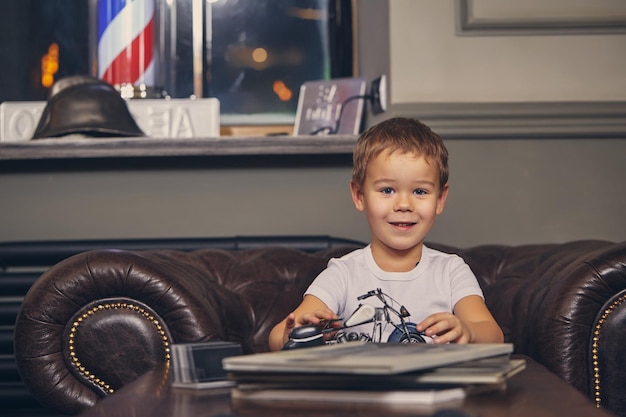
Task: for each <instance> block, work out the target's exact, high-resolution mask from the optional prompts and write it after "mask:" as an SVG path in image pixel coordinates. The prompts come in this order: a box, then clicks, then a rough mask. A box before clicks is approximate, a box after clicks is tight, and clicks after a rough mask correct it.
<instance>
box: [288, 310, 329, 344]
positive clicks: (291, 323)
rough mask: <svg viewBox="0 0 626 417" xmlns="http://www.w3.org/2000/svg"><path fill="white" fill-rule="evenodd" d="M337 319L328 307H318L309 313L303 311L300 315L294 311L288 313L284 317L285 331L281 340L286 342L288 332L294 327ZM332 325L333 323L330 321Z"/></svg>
mask: <svg viewBox="0 0 626 417" xmlns="http://www.w3.org/2000/svg"><path fill="white" fill-rule="evenodd" d="M335 319H337V315H336V314H335V313H334V312H333V311H331V310H329V309H319V310H315V311H312V312H310V313H305V314H302V315H300V316H296V314H295V313H289V315H288V316H287V317H286V318H285V331H284V333H283V341H284V343H287V342H288V341H289V334H290V333H291V331H292V330H293V329H295V328H296V327H300V326H304V325H307V324H320V323H322V322H324V321H327V322H331V321H332V320H335ZM332 324H333V325H334V323H332Z"/></svg>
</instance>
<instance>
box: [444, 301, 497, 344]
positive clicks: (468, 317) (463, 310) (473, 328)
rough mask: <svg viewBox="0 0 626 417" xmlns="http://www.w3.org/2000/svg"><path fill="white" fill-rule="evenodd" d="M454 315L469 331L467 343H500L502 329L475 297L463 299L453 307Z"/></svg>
mask: <svg viewBox="0 0 626 417" xmlns="http://www.w3.org/2000/svg"><path fill="white" fill-rule="evenodd" d="M454 314H455V315H456V316H457V317H458V318H459V319H460V320H461V321H462V322H463V324H464V325H465V326H466V327H467V328H468V330H469V343H502V342H504V335H503V334H502V329H500V326H498V323H496V320H495V319H494V318H493V316H492V315H491V312H489V310H488V309H487V306H486V305H485V302H484V301H483V299H482V298H481V297H479V296H477V295H470V296H467V297H463V298H461V299H460V300H459V302H458V303H456V305H455V306H454Z"/></svg>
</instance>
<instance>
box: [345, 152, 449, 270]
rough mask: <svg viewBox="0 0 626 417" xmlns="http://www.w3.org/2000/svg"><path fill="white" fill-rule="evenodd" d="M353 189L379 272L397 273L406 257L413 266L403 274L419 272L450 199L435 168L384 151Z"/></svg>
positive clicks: (417, 158) (423, 161)
mask: <svg viewBox="0 0 626 417" xmlns="http://www.w3.org/2000/svg"><path fill="white" fill-rule="evenodd" d="M350 188H351V191H352V199H353V202H354V205H355V207H356V208H357V210H359V211H364V212H365V214H366V216H367V221H368V223H369V226H370V229H371V231H372V253H373V255H374V259H376V262H377V263H378V264H379V266H380V267H381V268H383V269H385V270H392V269H393V270H396V269H398V265H397V264H396V263H395V262H394V258H399V257H400V256H401V257H402V258H404V259H408V261H407V263H406V266H402V267H400V268H399V269H406V268H409V267H411V268H412V267H414V266H415V262H418V261H419V260H420V258H421V253H422V244H423V243H424V239H425V238H426V235H427V234H428V232H429V231H430V229H431V228H432V226H433V224H434V223H435V218H436V217H437V215H439V214H440V213H441V212H443V208H444V205H445V201H446V197H447V195H448V186H447V184H446V185H444V187H443V189H442V188H441V187H440V184H439V172H438V169H437V167H436V165H435V164H433V163H429V161H428V160H426V159H424V157H422V156H421V155H416V154H413V153H400V152H392V153H390V152H389V151H384V152H382V153H381V154H379V155H378V156H376V157H375V158H373V159H372V160H370V162H369V164H368V166H367V173H366V177H365V182H364V183H363V185H362V187H359V186H358V185H356V184H354V183H351V185H350ZM407 252H408V255H409V256H407Z"/></svg>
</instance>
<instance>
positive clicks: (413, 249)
mask: <svg viewBox="0 0 626 417" xmlns="http://www.w3.org/2000/svg"><path fill="white" fill-rule="evenodd" d="M353 163H354V166H353V171H352V180H351V182H350V192H351V194H352V201H353V202H354V205H355V207H356V209H357V210H358V211H362V212H364V213H365V215H366V218H367V222H368V224H369V227H370V230H371V233H372V240H371V243H370V244H369V245H368V246H366V247H365V248H363V249H358V250H356V251H354V252H351V253H349V254H347V255H345V256H343V257H341V258H339V259H332V260H331V261H330V262H329V263H328V268H327V269H325V270H324V271H323V272H322V273H321V274H320V275H319V276H318V277H317V278H316V279H315V280H314V281H313V283H312V284H311V285H310V287H309V288H308V289H307V291H306V293H305V295H304V298H303V300H302V303H301V304H300V305H299V306H298V307H297V308H296V309H295V311H293V312H292V313H290V314H289V315H288V316H287V317H286V318H285V319H284V320H283V321H281V322H280V323H278V324H277V325H276V326H275V327H274V328H273V329H272V331H271V333H270V337H269V344H270V349H271V350H280V349H282V347H283V346H284V344H285V343H286V342H287V341H288V338H289V333H290V332H291V330H293V329H294V328H295V327H297V326H302V325H305V324H319V323H321V322H322V321H324V320H325V321H330V320H334V319H337V318H339V317H341V318H342V319H344V320H345V319H347V318H348V317H349V316H350V315H351V314H352V312H354V311H355V309H356V308H357V307H358V306H359V304H360V303H368V304H372V305H374V306H375V307H379V305H376V302H378V300H377V299H376V297H370V298H368V299H367V301H360V300H358V299H357V297H359V296H360V295H363V294H367V293H368V292H369V291H372V290H376V289H378V288H380V289H381V290H382V292H383V293H385V294H387V295H389V296H390V297H392V298H393V299H394V300H396V301H397V302H398V303H399V304H400V305H403V306H405V307H406V308H407V310H408V311H409V313H410V314H411V316H410V317H409V318H408V319H407V321H410V322H414V323H416V330H417V331H420V332H424V334H425V335H426V336H429V337H432V338H434V339H433V342H434V343H446V342H453V343H480V342H483V343H486V342H490V343H501V342H503V335H502V330H501V329H500V327H499V326H498V324H497V323H496V321H495V320H494V318H493V316H492V315H491V313H490V312H489V310H488V309H487V307H486V305H485V303H484V298H483V294H482V291H481V289H480V287H479V285H478V282H477V280H476V277H475V276H474V274H473V273H472V271H471V270H470V268H469V266H468V265H467V264H466V263H465V262H464V261H463V260H462V259H461V258H460V257H459V256H457V255H449V254H445V253H442V252H439V251H436V250H433V249H430V248H428V247H426V246H424V240H425V238H426V235H427V234H428V232H429V231H430V229H431V228H432V227H433V224H434V223H435V218H436V217H437V215H439V214H441V213H442V212H443V208H444V206H445V203H446V198H447V197H448V151H447V149H446V147H445V146H444V144H443V141H442V140H441V138H440V137H439V136H438V135H437V134H435V133H433V132H432V131H431V130H430V128H428V127H427V126H425V125H424V124H422V123H420V122H419V121H417V120H413V119H407V118H392V119H389V120H385V121H383V122H381V123H379V124H378V125H376V126H373V127H371V128H369V129H368V130H366V131H365V132H363V134H361V136H360V137H359V139H358V141H357V144H356V147H355V150H354V156H353ZM371 330H372V325H371V323H370V324H365V325H362V326H357V327H354V328H350V331H354V332H356V333H357V334H358V333H360V332H364V333H366V334H367V333H371ZM392 330H393V326H386V327H385V329H384V330H383V335H382V337H381V339H380V340H382V341H386V340H387V338H388V337H389V335H390V334H391V332H392Z"/></svg>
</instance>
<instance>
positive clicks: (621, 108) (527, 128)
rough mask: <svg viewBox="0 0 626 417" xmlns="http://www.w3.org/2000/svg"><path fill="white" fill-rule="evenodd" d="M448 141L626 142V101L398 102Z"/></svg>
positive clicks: (402, 111) (397, 111)
mask: <svg viewBox="0 0 626 417" xmlns="http://www.w3.org/2000/svg"><path fill="white" fill-rule="evenodd" d="M390 113H391V114H392V115H393V116H403V117H414V118H417V119H419V120H421V121H423V122H424V123H426V124H427V125H428V126H430V127H431V128H432V129H433V130H434V131H435V132H437V133H439V134H440V135H441V136H442V137H444V138H446V139H600V138H617V139H626V101H616V102H537V103H396V104H392V105H391V107H390Z"/></svg>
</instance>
